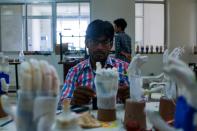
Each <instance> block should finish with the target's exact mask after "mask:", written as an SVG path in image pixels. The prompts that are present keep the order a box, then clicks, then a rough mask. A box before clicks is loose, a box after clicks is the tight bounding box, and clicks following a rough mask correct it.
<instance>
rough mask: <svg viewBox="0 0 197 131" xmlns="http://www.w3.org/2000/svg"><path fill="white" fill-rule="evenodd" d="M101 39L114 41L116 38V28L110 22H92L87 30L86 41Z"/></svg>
mask: <svg viewBox="0 0 197 131" xmlns="http://www.w3.org/2000/svg"><path fill="white" fill-rule="evenodd" d="M100 37H106V39H110V41H113V37H114V28H113V25H112V24H111V23H110V22H109V21H103V20H99V19H97V20H94V21H92V22H91V23H90V24H89V25H88V27H87V30H86V37H85V38H86V40H87V39H98V38H100Z"/></svg>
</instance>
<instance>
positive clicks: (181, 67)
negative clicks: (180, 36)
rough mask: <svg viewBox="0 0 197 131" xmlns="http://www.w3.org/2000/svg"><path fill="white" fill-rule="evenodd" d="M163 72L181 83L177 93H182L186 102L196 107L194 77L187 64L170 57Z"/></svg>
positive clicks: (196, 95)
mask: <svg viewBox="0 0 197 131" xmlns="http://www.w3.org/2000/svg"><path fill="white" fill-rule="evenodd" d="M164 72H165V73H166V74H168V75H169V76H170V77H171V78H173V79H174V80H175V81H177V83H180V84H181V85H182V86H181V85H180V86H179V93H180V94H179V95H183V96H184V97H185V98H186V100H187V102H188V103H189V104H190V105H192V106H193V107H195V108H196V109H197V100H196V97H197V93H196V92H197V82H196V77H195V74H194V72H193V71H192V70H191V69H190V68H189V67H188V65H187V64H185V63H184V62H183V61H180V60H178V59H174V58H170V59H169V62H168V66H167V67H165V68H164ZM180 76H181V77H180Z"/></svg>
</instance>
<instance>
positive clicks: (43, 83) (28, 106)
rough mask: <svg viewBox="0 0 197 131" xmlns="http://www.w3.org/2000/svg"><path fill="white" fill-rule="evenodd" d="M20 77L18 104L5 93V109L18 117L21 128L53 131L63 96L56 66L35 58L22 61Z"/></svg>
mask: <svg viewBox="0 0 197 131" xmlns="http://www.w3.org/2000/svg"><path fill="white" fill-rule="evenodd" d="M20 76H21V88H20V89H19V90H18V101H17V107H16V108H13V107H12V106H10V104H9V97H7V96H4V97H2V99H1V100H2V105H3V109H4V110H5V111H6V112H8V113H10V114H11V115H13V116H14V119H15V121H16V123H17V124H16V127H17V130H18V131H27V130H29V131H43V130H50V126H51V125H52V122H53V120H54V117H55V111H56V108H57V101H58V97H57V96H58V95H59V78H58V75H57V72H56V70H55V68H54V67H53V66H52V65H50V64H49V63H48V62H46V61H37V60H35V59H31V60H30V61H29V62H23V63H21V66H20ZM14 109H16V110H14ZM24 114H25V115H24Z"/></svg>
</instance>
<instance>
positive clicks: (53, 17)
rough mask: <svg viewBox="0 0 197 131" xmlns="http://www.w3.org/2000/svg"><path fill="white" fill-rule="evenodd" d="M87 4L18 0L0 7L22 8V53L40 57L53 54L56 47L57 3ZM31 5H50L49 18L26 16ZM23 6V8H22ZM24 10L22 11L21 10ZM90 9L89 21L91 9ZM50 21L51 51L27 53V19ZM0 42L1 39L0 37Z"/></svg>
mask: <svg viewBox="0 0 197 131" xmlns="http://www.w3.org/2000/svg"><path fill="white" fill-rule="evenodd" d="M87 2H88V3H89V4H91V1H90V0H45V1H40V0H38V1H34V0H32V1H31V0H29V1H26V2H25V1H24V0H18V1H14V0H13V1H12V0H11V1H8V2H7V1H2V2H0V6H3V5H19V6H22V12H21V13H22V14H21V15H22V20H23V26H24V30H23V34H24V35H23V36H24V43H25V48H23V49H25V50H24V53H25V54H27V55H28V54H30V55H35V54H36V55H42V54H44V55H45V54H51V53H52V52H55V50H56V45H57V40H56V39H57V37H56V27H57V22H56V21H57V19H58V17H57V4H58V3H87ZM33 4H51V8H52V14H51V16H46V15H44V16H28V15H27V6H28V5H33ZM23 6H24V7H23ZM23 8H24V9H23ZM89 9H90V19H91V7H90V8H89ZM37 18H38V19H50V20H51V42H52V43H51V44H52V48H53V49H52V51H29V50H28V20H29V19H37ZM0 40H1V37H0ZM0 51H2V45H1V46H0ZM3 52H9V53H11V52H12V53H16V52H19V51H16V50H10V51H3Z"/></svg>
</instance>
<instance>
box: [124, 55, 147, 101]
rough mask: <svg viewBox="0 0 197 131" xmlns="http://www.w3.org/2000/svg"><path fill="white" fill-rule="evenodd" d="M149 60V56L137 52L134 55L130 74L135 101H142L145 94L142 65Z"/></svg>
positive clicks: (132, 97) (132, 96) (132, 95)
mask: <svg viewBox="0 0 197 131" xmlns="http://www.w3.org/2000/svg"><path fill="white" fill-rule="evenodd" d="M147 60H148V57H147V56H141V55H140V54H137V55H136V56H134V57H133V59H132V61H131V63H130V64H129V68H128V76H129V82H130V97H131V99H132V100H133V101H141V100H142V96H143V94H144V92H143V89H142V86H143V80H142V77H141V69H140V68H141V66H142V65H143V64H144V63H146V62H147Z"/></svg>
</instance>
